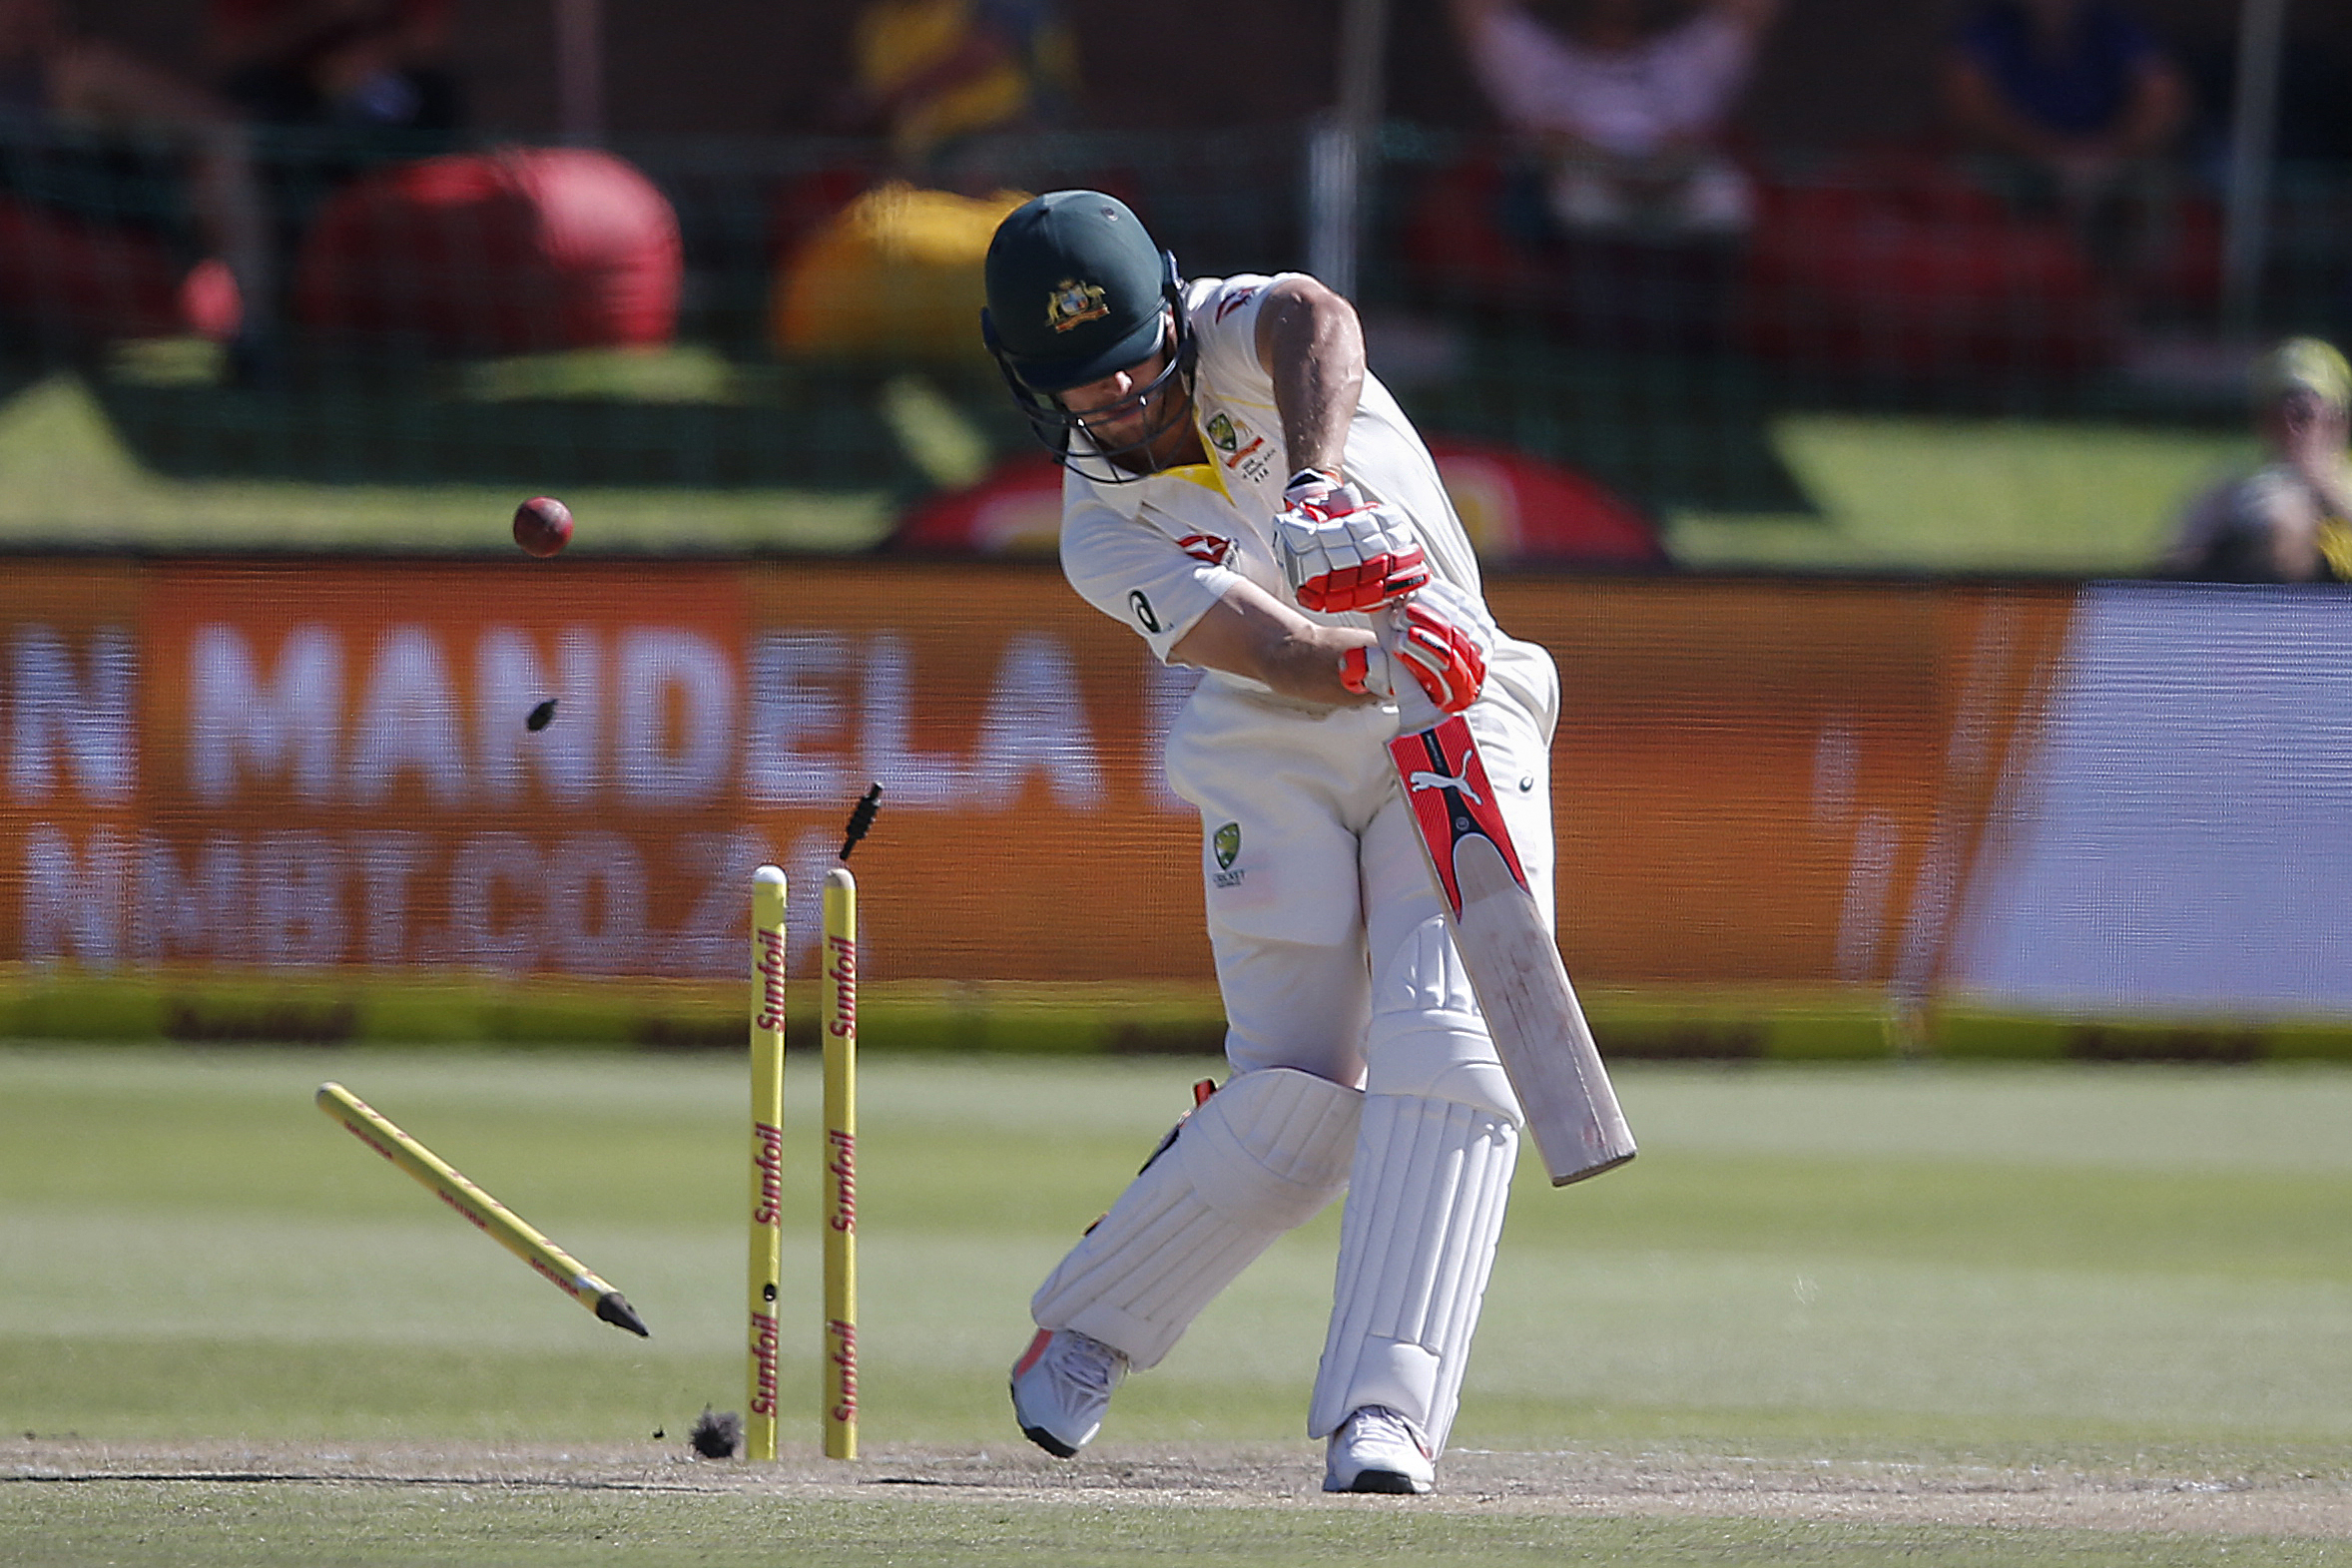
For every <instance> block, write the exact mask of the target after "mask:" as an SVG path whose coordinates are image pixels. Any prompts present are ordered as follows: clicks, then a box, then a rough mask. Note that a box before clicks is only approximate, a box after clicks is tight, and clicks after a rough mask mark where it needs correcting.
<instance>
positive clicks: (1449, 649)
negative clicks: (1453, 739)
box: [1340, 578, 1500, 734]
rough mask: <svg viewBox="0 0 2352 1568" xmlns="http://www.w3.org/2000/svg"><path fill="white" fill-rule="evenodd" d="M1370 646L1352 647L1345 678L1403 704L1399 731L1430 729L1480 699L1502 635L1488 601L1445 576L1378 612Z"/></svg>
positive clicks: (1360, 688) (1342, 674) (1345, 661)
mask: <svg viewBox="0 0 2352 1568" xmlns="http://www.w3.org/2000/svg"><path fill="white" fill-rule="evenodd" d="M1372 633H1373V636H1374V637H1375V638H1377V639H1379V641H1378V642H1376V643H1375V644H1374V645H1373V646H1372V647H1370V648H1355V649H1350V650H1349V652H1348V654H1347V657H1346V658H1345V659H1343V660H1342V661H1341V664H1340V680H1341V682H1342V683H1343V684H1344V685H1345V686H1346V687H1347V688H1348V690H1349V691H1351V692H1363V693H1365V694H1367V695H1369V696H1373V697H1382V698H1387V699H1389V700H1391V701H1393V702H1394V703H1396V705H1397V712H1398V716H1399V718H1400V720H1401V721H1402V722H1401V723H1400V724H1399V726H1398V729H1399V732H1400V733H1401V734H1411V733H1413V732H1416V731H1421V730H1427V729H1429V728H1430V727H1431V726H1432V725H1435V724H1437V723H1438V722H1439V721H1440V720H1442V719H1444V718H1445V717H1446V715H1448V714H1458V713H1461V712H1462V711H1463V710H1464V709H1466V708H1468V707H1469V706H1470V704H1471V703H1473V702H1475V701H1476V700H1477V696H1478V691H1479V689H1480V688H1481V687H1483V686H1484V685H1485V684H1486V660H1487V657H1488V656H1489V655H1490V654H1492V653H1493V651H1494V639H1495V638H1496V637H1497V636H1499V635H1500V632H1499V631H1498V629H1497V628H1496V627H1495V625H1494V618H1493V617H1492V616H1490V615H1488V614H1487V613H1486V607H1485V605H1483V604H1481V603H1480V602H1479V601H1478V599H1477V598H1476V597H1475V596H1474V595H1471V594H1467V593H1464V592H1463V591H1462V590H1461V589H1459V588H1457V587H1455V586H1454V585H1453V584H1452V583H1449V582H1447V581H1445V580H1444V579H1443V578H1434V579H1432V580H1431V581H1430V582H1429V584H1428V585H1427V586H1426V587H1424V588H1422V589H1421V591H1420V592H1418V593H1416V594H1415V595H1413V597H1412V598H1410V599H1405V600H1402V601H1399V602H1398V603H1396V604H1392V605H1390V606H1389V607H1388V608H1387V609H1386V610H1385V611H1384V612H1383V613H1382V614H1380V615H1376V616H1374V617H1373V626H1372Z"/></svg>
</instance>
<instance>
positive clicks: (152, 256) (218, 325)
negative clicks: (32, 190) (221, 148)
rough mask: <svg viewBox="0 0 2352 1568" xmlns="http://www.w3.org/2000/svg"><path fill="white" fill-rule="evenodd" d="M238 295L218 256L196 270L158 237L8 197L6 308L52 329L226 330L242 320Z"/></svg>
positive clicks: (110, 332) (158, 333)
mask: <svg viewBox="0 0 2352 1568" xmlns="http://www.w3.org/2000/svg"><path fill="white" fill-rule="evenodd" d="M223 284H227V286H228V288H229V290H230V296H229V297H228V298H226V299H224V298H223V297H222V295H221V286H222V285H223ZM234 294H235V284H234V283H229V282H228V278H227V272H226V269H225V268H223V267H221V266H220V265H219V264H218V263H217V262H214V263H206V264H204V265H203V266H200V267H199V268H198V269H197V270H196V272H194V273H191V272H190V270H189V269H188V268H187V267H186V266H183V265H181V264H180V263H178V262H176V261H174V260H173V259H172V256H171V253H170V251H169V250H168V249H167V248H166V247H165V246H164V244H163V243H162V242H161V241H159V240H157V239H155V238H154V237H152V236H149V235H145V234H142V233H139V232H138V231H136V230H126V229H110V228H107V227H105V226H103V225H99V224H92V223H87V222H84V221H82V220H80V219H76V218H71V217H67V216H65V215H64V214H60V213H52V212H49V211H47V210H45V209H42V208H38V207H32V206H28V205H26V204H24V203H21V202H13V201H10V200H8V199H7V198H5V197H0V312H5V314H6V315H7V316H8V318H9V319H11V320H13V321H17V322H20V323H23V324H25V325H28V326H31V327H33V328H35V329H36V330H38V331H40V332H42V333H44V334H47V335H50V336H53V337H59V338H64V339H67V340H70V341H74V342H97V341H104V340H106V339H108V338H116V337H172V336H177V335H179V334H181V333H185V332H195V331H202V332H205V333H206V334H207V335H210V336H214V337H227V336H229V335H231V334H232V333H233V332H235V330H236V327H237V306H236V301H235V298H234Z"/></svg>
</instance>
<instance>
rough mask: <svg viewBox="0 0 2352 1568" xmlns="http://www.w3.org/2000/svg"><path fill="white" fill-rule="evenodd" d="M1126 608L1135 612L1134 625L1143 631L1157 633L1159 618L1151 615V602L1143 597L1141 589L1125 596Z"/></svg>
mask: <svg viewBox="0 0 2352 1568" xmlns="http://www.w3.org/2000/svg"><path fill="white" fill-rule="evenodd" d="M1127 608H1128V609H1130V610H1132V611H1134V612H1135V622H1136V624H1137V625H1138V626H1140V627H1142V628H1143V629H1144V630H1145V631H1147V632H1157V631H1159V630H1160V629H1161V628H1160V618H1159V617H1158V616H1156V615H1154V614H1152V609H1151V601H1150V600H1149V599H1146V598H1144V597H1143V590H1142V589H1140V588H1138V589H1136V590H1134V591H1133V592H1132V593H1130V594H1128V595H1127Z"/></svg>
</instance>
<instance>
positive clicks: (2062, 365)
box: [1738, 157, 2120, 374]
mask: <svg viewBox="0 0 2352 1568" xmlns="http://www.w3.org/2000/svg"><path fill="white" fill-rule="evenodd" d="M1739 323H1740V324H1739V333H1738V335H1739V337H1740V340H1741V341H1742V342H1743V343H1744V344H1745V345H1746V346H1747V347H1749V348H1750V349H1752V350H1754V351H1756V352H1758V353H1762V354H1765V355H1768V356H1770V357H1773V358H1777V359H1785V360H1790V361H1794V362H1797V363H1804V364H1813V365H1817V366H1824V367H1835V368H1839V369H1849V370H1857V369H1858V370H1865V371H1882V372H1894V373H1902V374H1922V373H1932V372H1936V371H1941V370H1966V371H1979V372H1982V371H1988V370H1996V371H1998V370H2017V369H2024V370H2037V371H2055V372H2072V371H2080V370H2084V369H2089V368H2092V367H2094V366H2096V365H2099V364H2101V363H2104V362H2106V361H2107V360H2108V359H2110V358H2112V357H2113V355H2114V352H2115V350H2116V347H2117V345H2118V342H2119V338H2120V311H2119V309H2118V306H2117V302H2116V300H2115V299H2114V297H2113V296H2112V295H2111V293H2110V292H2109V291H2108V290H2107V289H2106V288H2104V287H2102V286H2101V283H2100V280H2099V279H2098V277H2097V276H2096V275H2095V273H2094V271H2093V269H2092V266H2091V263H2090V261H2089V260H2088V259H2087V258H2086V257H2085V256H2084V255H2083V254H2082V251H2081V248H2080V247H2079V246H2078V245H2077V244H2076V243H2075V241H2074V239H2073V237H2072V235H2071V234H2069V233H2068V232H2067V230H2066V229H2065V227H2064V226H2063V225H2061V224H2059V223H2058V222H2057V221H2055V220H2035V219H2028V218H2021V217H2018V216H2016V215H2014V214H2012V213H2011V212H2010V211H2009V209H2008V208H2007V207H2006V206H2005V205H2004V204H2003V203H2002V202H2001V201H2000V200H1999V199H1998V198H1996V197H1994V196H1992V195H1991V194H1989V193H1987V192H1985V191H1983V190H1981V189H1979V188H1978V187H1977V186H1976V185H1974V184H1972V183H1971V182H1970V181H1969V180H1967V179H1966V178H1965V177H1964V176H1963V175H1962V174H1960V173H1959V172H1958V171H1957V170H1955V169H1954V168H1953V167H1952V166H1951V165H1949V164H1948V163H1945V162H1944V161H1942V160H1938V159H1932V158H1927V157H1879V158H1858V159H1854V160H1850V161H1848V162H1847V163H1845V164H1843V165H1841V166H1839V167H1837V168H1835V169H1831V170H1828V171H1825V172H1824V173H1823V175H1822V176H1821V177H1819V178H1818V179H1814V180H1809V181H1807V182H1805V183H1804V184H1802V185H1796V184H1781V185H1770V186H1767V187H1765V189H1764V191H1763V201H1762V203H1761V210H1760V212H1759V214H1758V219H1757V224H1756V229H1755V233H1754V235H1753V236H1752V245H1751V250H1750V253H1749V263H1748V275H1747V285H1746V290H1745V297H1744V299H1743V300H1742V302H1741V308H1740V312H1739Z"/></svg>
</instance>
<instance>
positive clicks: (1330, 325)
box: [1256, 276, 1365, 475]
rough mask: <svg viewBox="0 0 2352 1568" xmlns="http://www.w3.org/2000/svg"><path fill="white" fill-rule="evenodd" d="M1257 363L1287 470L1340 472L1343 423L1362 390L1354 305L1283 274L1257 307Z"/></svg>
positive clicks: (1359, 326) (1344, 446)
mask: <svg viewBox="0 0 2352 1568" xmlns="http://www.w3.org/2000/svg"><path fill="white" fill-rule="evenodd" d="M1256 336H1257V348H1258V363H1259V364H1260V365H1262V366H1263V367H1264V368H1265V371H1266V373H1267V374H1268V375H1269V376H1271V377H1273V378H1274V406H1275V408H1276V409H1277V410H1278V411H1280V413H1281V415H1282V439H1283V444H1284V446H1285V447H1286V448H1287V449H1288V451H1289V453H1290V465H1291V467H1292V468H1293V469H1299V470H1304V469H1309V468H1319V469H1321V470H1323V471H1324V472H1325V473H1329V474H1333V475H1338V474H1340V473H1341V472H1342V469H1343V465H1344V463H1345V460H1346V457H1347V453H1348V426H1349V424H1350V423H1351V422H1353V421H1354V419H1355V417H1356V401H1357V399H1358V398H1359V397H1360V396H1362V395H1363V392H1364V362H1365V361H1364V327H1363V324H1362V323H1361V322H1360V321H1358V320H1357V318H1356V307H1355V306H1354V305H1352V304H1350V303H1348V301H1347V300H1346V299H1344V298H1342V297H1340V295H1338V294H1336V293H1334V292H1333V291H1332V290H1331V289H1330V288H1328V287H1326V286H1324V285H1323V284H1322V283H1320V282H1318V281H1316V280H1315V279H1314V278H1312V277H1306V276H1296V277H1285V278H1283V279H1282V280H1281V281H1279V282H1277V283H1275V284H1274V285H1273V286H1271V287H1270V288H1268V289H1267V290H1266V299H1265V302H1264V303H1263V304H1261V305H1260V306H1259V307H1258V320H1257V333H1256Z"/></svg>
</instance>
